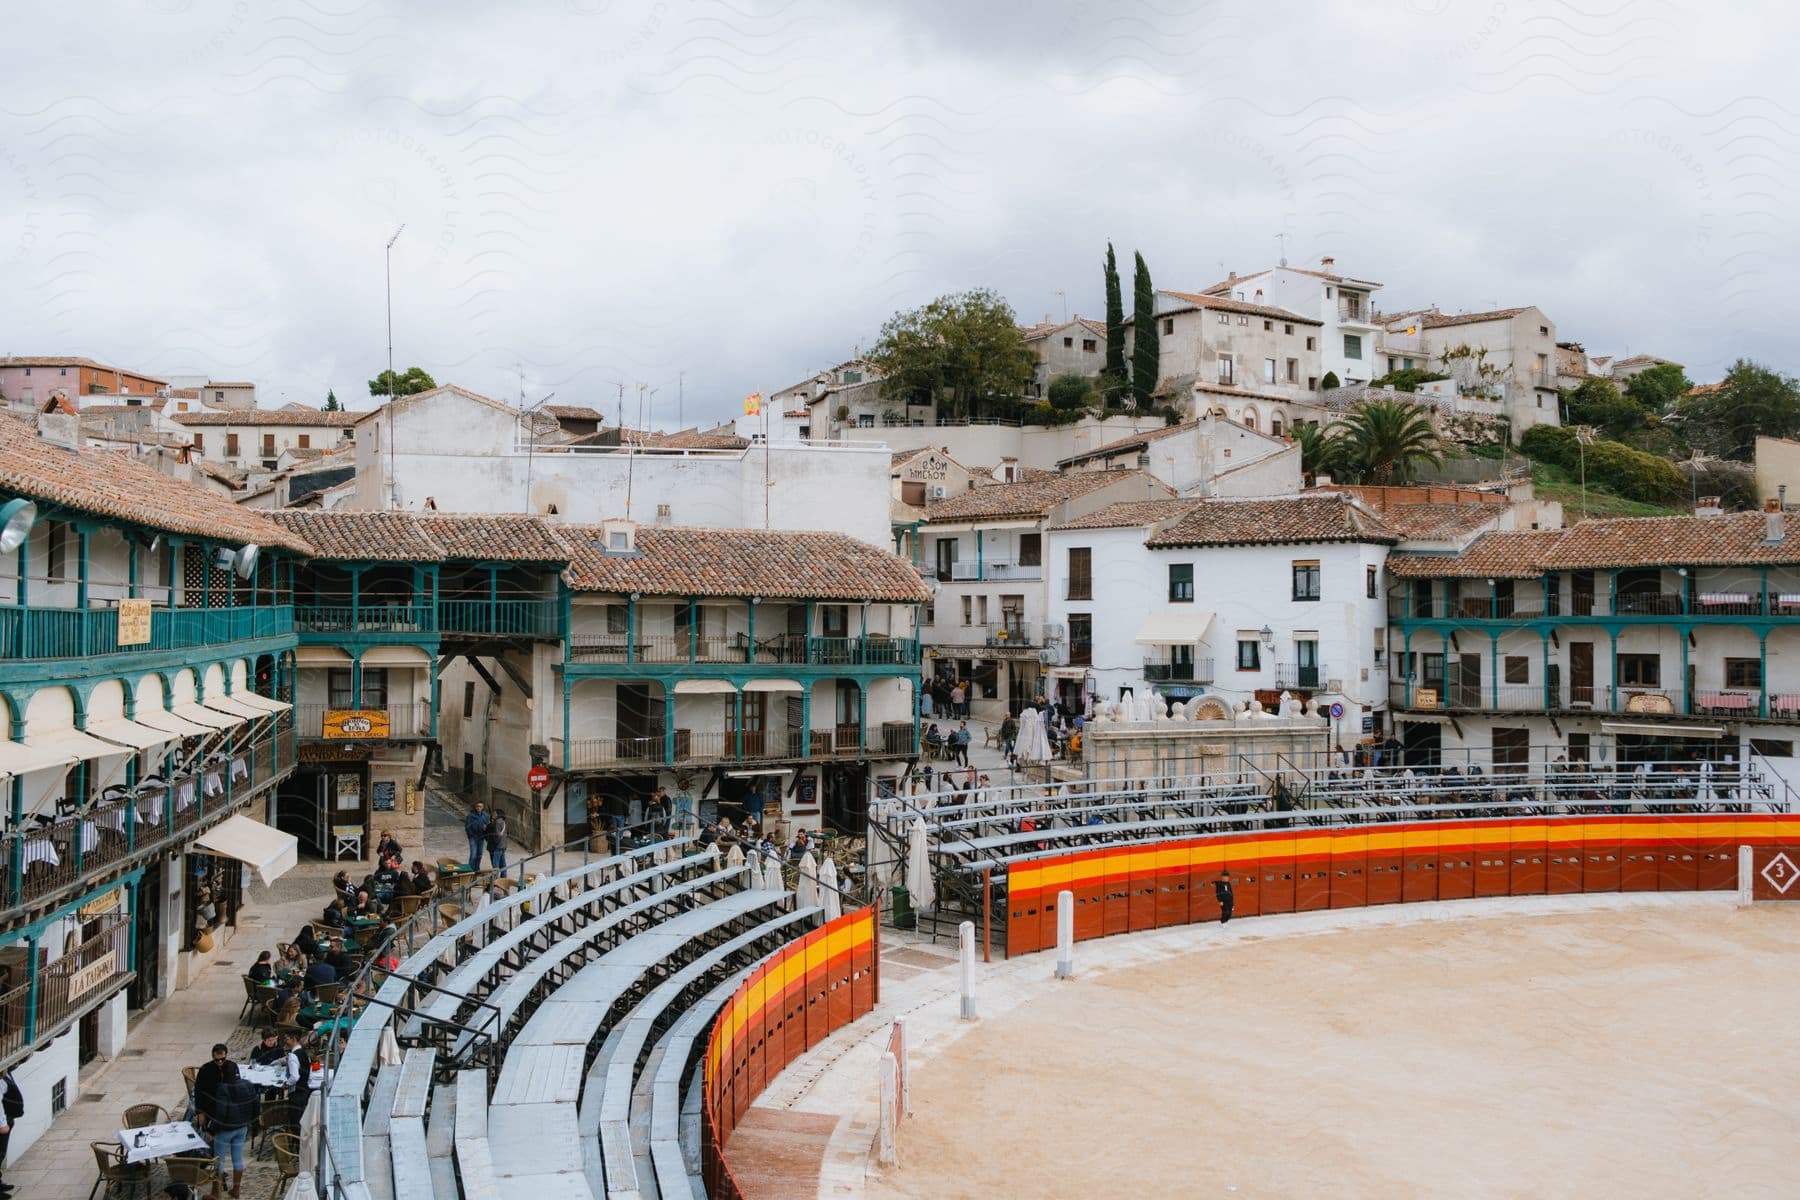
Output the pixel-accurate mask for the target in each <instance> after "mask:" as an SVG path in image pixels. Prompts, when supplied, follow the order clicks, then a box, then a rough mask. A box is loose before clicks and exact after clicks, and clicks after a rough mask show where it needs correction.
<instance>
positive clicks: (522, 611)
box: [437, 599, 562, 638]
mask: <svg viewBox="0 0 1800 1200" xmlns="http://www.w3.org/2000/svg"><path fill="white" fill-rule="evenodd" d="M437 620H438V628H439V629H440V630H441V631H443V632H444V633H473V634H492V635H494V636H496V637H531V638H554V637H557V636H559V635H560V634H561V633H562V608H561V605H560V604H558V603H557V601H555V600H545V599H527V600H439V601H438V614H437Z"/></svg>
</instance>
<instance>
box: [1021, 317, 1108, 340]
mask: <svg viewBox="0 0 1800 1200" xmlns="http://www.w3.org/2000/svg"><path fill="white" fill-rule="evenodd" d="M1071 325H1079V326H1081V327H1082V328H1083V329H1085V330H1087V331H1088V332H1089V333H1097V334H1099V335H1100V336H1101V337H1105V336H1106V322H1105V321H1090V320H1089V319H1088V318H1086V317H1070V318H1069V319H1068V320H1067V321H1045V322H1043V323H1042V324H1041V325H1021V326H1019V332H1020V333H1022V334H1024V335H1025V340H1026V341H1028V342H1035V341H1037V340H1038V339H1039V338H1044V337H1049V336H1050V335H1051V334H1053V333H1055V332H1056V331H1057V330H1059V329H1067V328H1068V327H1069V326H1071Z"/></svg>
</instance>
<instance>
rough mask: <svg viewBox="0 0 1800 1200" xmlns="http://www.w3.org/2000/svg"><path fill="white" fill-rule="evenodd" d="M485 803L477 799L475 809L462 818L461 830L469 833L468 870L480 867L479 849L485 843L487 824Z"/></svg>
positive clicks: (488, 821)
mask: <svg viewBox="0 0 1800 1200" xmlns="http://www.w3.org/2000/svg"><path fill="white" fill-rule="evenodd" d="M490 824H492V822H491V821H490V820H489V819H488V814H487V805H486V804H483V803H482V802H481V801H479V800H477V801H476V802H475V810H474V811H473V812H471V813H470V814H469V815H468V817H466V818H465V819H464V820H463V832H464V833H466V834H468V835H469V870H471V871H479V870H480V869H481V850H482V847H483V846H485V845H487V831H488V826H489V825H490Z"/></svg>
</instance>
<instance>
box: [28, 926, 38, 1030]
mask: <svg viewBox="0 0 1800 1200" xmlns="http://www.w3.org/2000/svg"><path fill="white" fill-rule="evenodd" d="M25 958H26V962H27V963H28V964H29V965H28V967H27V978H29V979H30V981H31V986H30V987H29V988H27V989H26V992H25V1044H26V1045H27V1046H29V1045H31V1044H32V1043H33V1042H35V1041H37V1023H38V1020H37V1016H38V938H37V935H36V934H33V935H32V936H30V937H28V938H26V939H25Z"/></svg>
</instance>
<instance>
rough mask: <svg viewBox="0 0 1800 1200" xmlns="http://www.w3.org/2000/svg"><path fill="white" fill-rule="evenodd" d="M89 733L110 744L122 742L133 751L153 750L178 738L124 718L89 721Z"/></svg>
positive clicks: (163, 730) (161, 730) (162, 730)
mask: <svg viewBox="0 0 1800 1200" xmlns="http://www.w3.org/2000/svg"><path fill="white" fill-rule="evenodd" d="M87 731H88V732H89V733H91V734H93V735H94V736H95V737H97V738H105V739H106V740H107V741H109V742H121V743H123V744H124V745H127V746H130V747H131V748H132V749H133V750H152V749H155V748H156V747H157V746H162V745H166V744H168V743H169V742H171V741H173V740H174V739H175V737H176V735H175V734H173V733H170V732H169V731H168V730H166V729H152V728H151V727H150V726H148V725H139V724H138V723H137V722H136V721H127V720H126V719H125V718H124V717H109V718H106V719H105V720H100V721H89V722H88V727H87Z"/></svg>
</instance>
